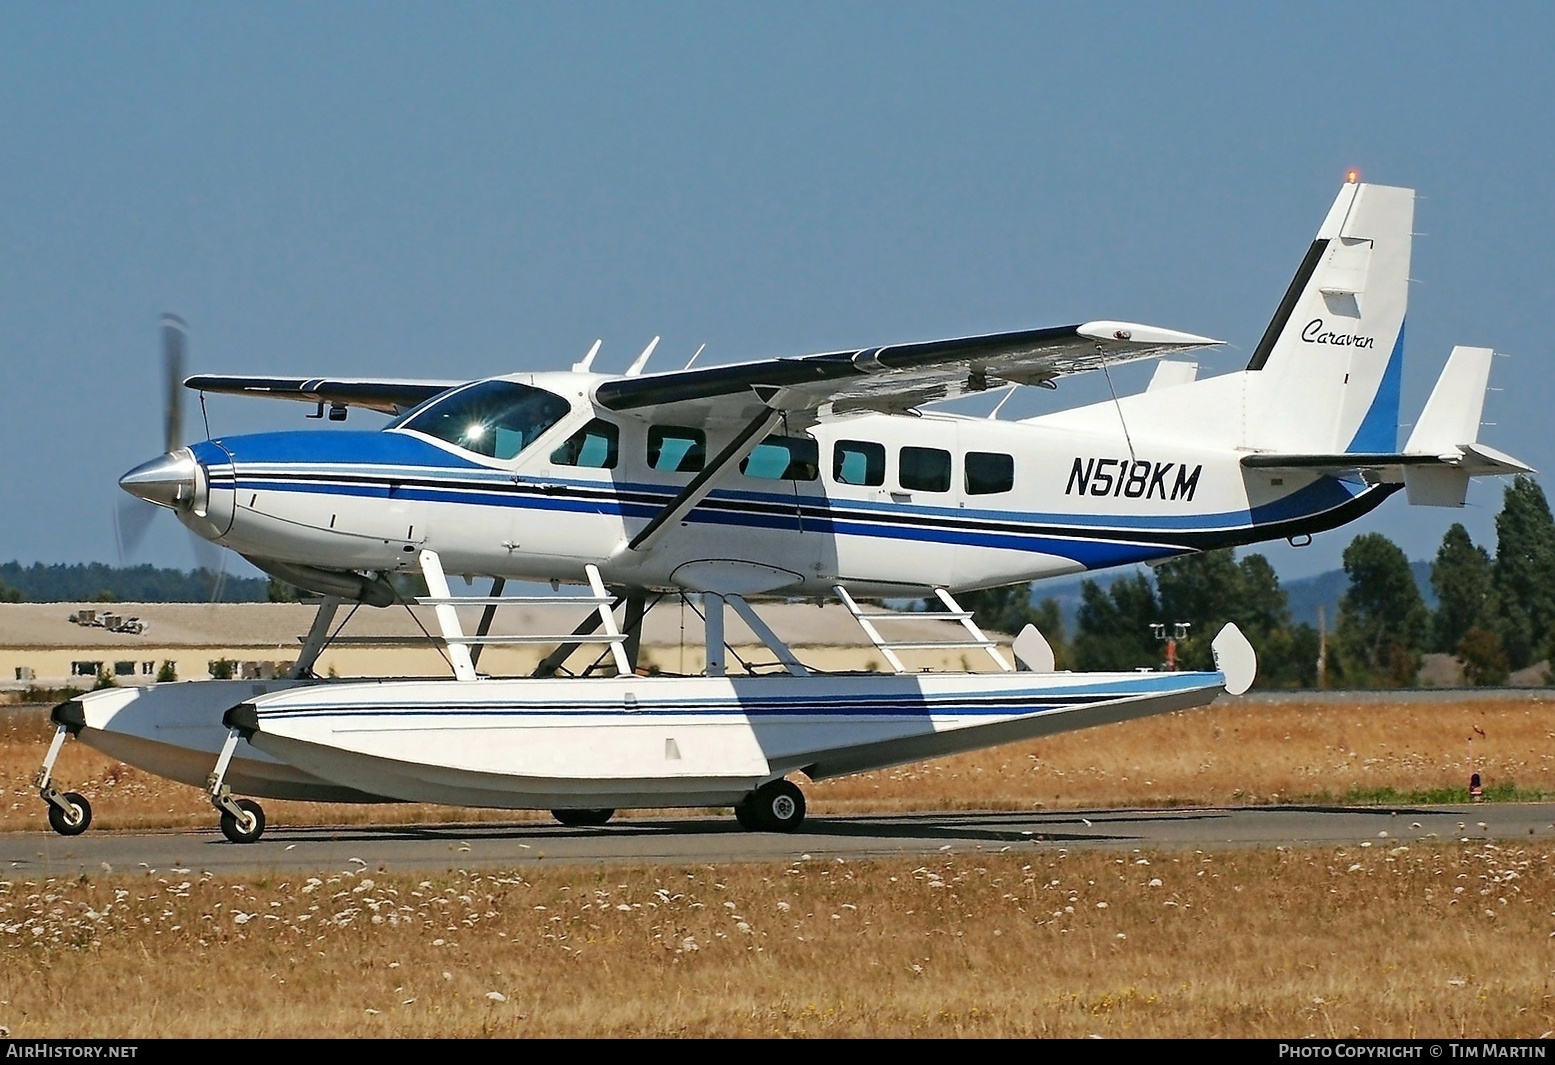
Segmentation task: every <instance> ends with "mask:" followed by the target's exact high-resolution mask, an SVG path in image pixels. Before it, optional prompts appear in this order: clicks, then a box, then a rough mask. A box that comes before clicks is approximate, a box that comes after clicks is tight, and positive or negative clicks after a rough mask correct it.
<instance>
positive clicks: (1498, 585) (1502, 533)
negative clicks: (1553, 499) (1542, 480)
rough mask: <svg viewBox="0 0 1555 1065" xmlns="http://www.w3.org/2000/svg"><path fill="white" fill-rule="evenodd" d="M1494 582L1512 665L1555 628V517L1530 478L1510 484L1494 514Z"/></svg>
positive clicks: (1526, 660) (1529, 658) (1527, 659)
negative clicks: (1499, 509)
mask: <svg viewBox="0 0 1555 1065" xmlns="http://www.w3.org/2000/svg"><path fill="white" fill-rule="evenodd" d="M1492 575H1493V579H1492V584H1493V586H1494V591H1495V596H1496V600H1497V602H1498V603H1499V605H1500V618H1499V620H1498V622H1497V625H1496V629H1497V633H1498V635H1500V637H1501V642H1502V644H1503V645H1504V646H1505V648H1506V654H1507V659H1508V661H1509V663H1510V664H1511V667H1512V668H1513V669H1522V668H1523V667H1524V666H1527V665H1529V664H1530V663H1531V662H1533V660H1534V657H1535V654H1536V652H1542V651H1543V650H1544V647H1545V644H1546V643H1547V641H1548V640H1549V636H1550V630H1551V628H1552V627H1555V519H1552V518H1551V517H1550V506H1549V503H1548V502H1546V501H1545V498H1544V491H1543V489H1541V488H1540V487H1539V486H1538V484H1537V483H1535V482H1534V481H1533V480H1532V479H1531V478H1529V477H1523V476H1518V477H1516V478H1514V479H1513V481H1512V483H1511V484H1510V485H1508V486H1507V489H1506V495H1505V498H1504V501H1503V502H1502V504H1501V513H1500V514H1498V515H1496V561H1495V566H1494V567H1493V570H1492Z"/></svg>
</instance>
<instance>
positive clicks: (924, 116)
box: [0, 2, 1555, 577]
mask: <svg viewBox="0 0 1555 1065" xmlns="http://www.w3.org/2000/svg"><path fill="white" fill-rule="evenodd" d="M1552 40H1555V6H1551V5H1548V4H1532V3H1529V4H1517V3H1507V4H1497V5H1472V6H1471V5H1447V4H1410V5H1403V4H1354V3H1346V4H1321V3H1314V4H1299V5H1297V4H1287V5H1247V4H1189V3H1182V4H1170V5H1166V4H1092V5H1063V6H1057V5H1044V4H1031V3H1027V4H1014V5H1005V4H975V5H950V4H913V3H891V4H858V3H856V4H836V3H830V4H802V3H790V4H783V5H753V4H711V5H707V4H641V3H636V4H567V5H546V4H444V5H430V4H404V5H402V4H393V3H372V4H351V3H332V4H329V5H318V4H286V3H266V4H230V3H205V4H179V3H159V4H155V5H149V4H147V5H39V4H20V3H13V2H0V137H3V139H0V144H3V145H4V147H5V153H4V158H5V165H4V166H0V369H3V372H4V380H5V383H6V386H7V387H6V389H5V395H6V403H5V414H4V417H3V419H0V457H3V458H4V467H3V468H4V473H3V475H0V558H3V559H10V558H17V559H20V560H21V561H23V562H31V561H34V560H42V561H47V562H54V561H62V562H73V561H88V560H105V561H112V560H114V559H115V557H116V549H115V542H114V534H113V524H112V512H113V508H114V505H115V502H116V496H117V495H118V489H117V488H116V487H115V480H116V478H117V477H118V475H119V474H120V473H122V472H123V471H124V470H126V469H127V468H129V467H130V466H132V465H134V464H136V463H137V462H139V461H141V460H143V459H145V458H149V457H151V456H153V455H154V454H156V453H157V452H158V451H159V450H160V428H159V425H160V422H159V418H160V414H159V405H160V399H159V395H158V360H159V354H158V348H157V335H156V323H157V319H158V316H159V315H160V313H161V312H162V311H164V310H172V311H176V312H177V313H179V314H181V315H182V316H183V317H185V318H186V319H187V320H188V321H189V323H190V327H191V348H192V362H191V371H204V372H226V373H248V372H253V373H259V372H281V373H303V374H323V373H330V374H374V375H387V376H431V377H462V376H470V377H474V376H479V375H483V374H493V373H503V372H509V371H514V370H538V369H553V368H561V367H564V366H566V365H568V364H570V363H571V362H572V361H573V360H575V359H576V358H577V357H579V356H580V355H581V354H582V353H583V352H584V351H585V350H587V348H588V346H589V345H590V344H591V343H592V342H593V340H594V339H595V338H596V337H603V338H604V341H605V344H604V348H603V352H602V354H601V356H600V360H599V363H598V366H599V368H603V369H612V368H614V369H619V368H623V367H625V366H626V365H627V364H628V363H629V362H630V360H631V359H632V358H633V357H634V356H635V355H636V354H637V352H638V351H639V350H641V348H642V346H643V345H644V344H645V343H646V342H647V341H648V339H649V338H651V337H652V336H654V335H656V334H662V335H663V337H664V340H663V342H662V343H661V345H660V348H659V353H658V355H657V356H656V359H655V365H656V366H658V367H660V368H664V367H668V366H672V365H678V364H679V363H681V362H684V360H685V359H686V358H689V356H690V354H691V352H693V351H694V350H695V349H696V348H697V346H698V345H699V344H702V343H706V344H707V345H708V347H707V352H706V354H705V355H704V356H703V357H702V359H703V361H704V362H715V361H736V360H742V359H749V358H757V357H763V356H771V355H781V354H802V353H806V352H811V351H820V350H831V349H838V348H845V347H850V346H858V347H863V346H868V345H876V344H882V343H888V342H892V341H903V340H916V339H928V338H933V337H941V336H953V335H957V334H964V333H977V332H987V331H993V330H1000V329H1015V328H1024V327H1032V326H1044V325H1060V324H1069V323H1073V322H1078V321H1083V320H1087V319H1093V318H1123V319H1130V320H1136V321H1145V322H1153V323H1157V324H1160V325H1164V326H1169V327H1175V328H1181V329H1185V330H1189V331H1192V332H1198V333H1205V334H1209V335H1213V336H1219V337H1224V338H1226V339H1228V340H1229V341H1231V342H1232V345H1233V346H1232V347H1230V348H1229V349H1227V350H1225V351H1224V352H1222V353H1219V354H1213V355H1211V356H1209V357H1208V358H1206V359H1205V360H1204V362H1205V366H1206V369H1207V370H1214V371H1224V370H1229V369H1233V368H1236V367H1239V366H1240V365H1241V364H1242V363H1244V362H1245V361H1246V359H1247V357H1248V354H1249V353H1250V351H1251V349H1252V347H1253V346H1254V345H1255V344H1256V342H1257V339H1258V337H1259V335H1260V334H1261V332H1262V330H1263V326H1264V324H1265V322H1266V321H1267V319H1268V317H1269V315H1270V313H1271V312H1272V311H1273V309H1274V306H1275V304H1276V303H1277V302H1278V300H1279V297H1280V296H1281V294H1282V293H1283V291H1284V288H1285V285H1286V284H1287V282H1288V280H1289V277H1290V275H1291V273H1292V272H1293V271H1294V269H1295V267H1296V265H1297V263H1298V262H1299V261H1300V258H1301V255H1302V253H1303V252H1304V250H1305V248H1306V246H1307V244H1308V242H1309V241H1310V240H1311V237H1312V234H1313V232H1314V231H1315V229H1316V227H1317V225H1318V223H1319V222H1320V221H1321V219H1322V216H1323V214H1324V212H1325V211H1326V209H1327V207H1328V204H1329V203H1330V202H1331V200H1332V198H1333V195H1334V193H1335V192H1336V191H1337V188H1338V185H1339V183H1340V181H1341V179H1342V176H1343V174H1344V172H1345V170H1346V169H1347V168H1349V167H1352V166H1353V167H1358V168H1360V170H1361V171H1362V173H1363V175H1364V176H1365V177H1366V178H1367V179H1368V180H1375V181H1380V182H1384V183H1388V184H1401V185H1410V186H1413V187H1415V188H1417V189H1419V190H1420V193H1421V197H1422V198H1421V200H1420V203H1419V205H1418V209H1417V226H1416V228H1417V229H1418V230H1419V231H1420V233H1421V234H1422V235H1421V236H1420V238H1419V239H1418V240H1417V241H1416V244H1415V261H1414V268H1413V274H1414V276H1415V278H1416V279H1417V280H1418V283H1417V284H1416V285H1415V287H1414V288H1413V290H1412V293H1411V310H1410V319H1409V348H1408V354H1409V362H1408V364H1407V366H1406V371H1405V380H1404V406H1405V411H1406V414H1405V417H1406V419H1408V418H1412V417H1413V415H1414V413H1415V412H1416V411H1418V409H1419V407H1420V405H1421V404H1422V403H1423V402H1424V399H1425V396H1426V394H1427V393H1428V392H1429V389H1430V386H1431V384H1432V382H1433V381H1434V379H1435V375H1436V372H1437V371H1438V369H1439V368H1440V366H1441V364H1442V362H1443V361H1444V360H1445V358H1446V356H1447V353H1448V351H1449V350H1450V349H1451V347H1452V345H1453V344H1455V343H1469V344H1482V345H1489V346H1493V347H1495V348H1497V349H1498V350H1499V351H1502V352H1506V353H1508V354H1509V355H1510V357H1509V358H1507V359H1503V360H1499V361H1498V363H1497V365H1496V372H1495V377H1494V379H1493V381H1492V383H1493V384H1495V385H1497V386H1500V387H1502V388H1504V389H1505V390H1504V391H1501V392H1497V393H1493V394H1492V395H1491V398H1490V401H1489V403H1488V405H1487V410H1486V420H1487V421H1488V422H1492V423H1495V424H1494V425H1492V426H1489V427H1487V428H1486V429H1485V430H1484V434H1483V438H1484V439H1485V440H1486V441H1487V442H1489V443H1491V444H1493V445H1494V446H1496V447H1499V448H1501V449H1502V450H1505V451H1508V452H1510V453H1512V454H1514V455H1517V456H1519V457H1521V458H1524V459H1526V460H1527V461H1529V462H1530V463H1532V464H1533V465H1535V466H1537V467H1540V468H1541V469H1550V468H1555V453H1552V450H1555V449H1552V446H1551V435H1550V433H1549V430H1548V428H1547V427H1548V424H1549V414H1548V412H1547V409H1546V408H1547V406H1548V401H1547V397H1549V396H1550V395H1551V394H1552V392H1555V389H1552V387H1551V385H1552V384H1555V381H1552V377H1555V372H1552V369H1551V359H1550V351H1549V344H1548V342H1547V340H1546V336H1545V330H1544V329H1543V328H1542V327H1541V326H1539V324H1538V323H1539V322H1540V321H1541V320H1542V318H1543V316H1544V315H1545V314H1546V313H1548V309H1549V308H1550V307H1551V306H1552V305H1555V299H1552V296H1555V292H1552V288H1555V284H1552V273H1551V271H1552V265H1551V252H1550V249H1551V248H1555V226H1552V221H1551V204H1550V191H1549V190H1550V188H1551V183H1550V175H1551V174H1552V173H1555V137H1552V132H1555V123H1552V121H1551V119H1550V117H1549V113H1548V107H1549V101H1551V100H1552V99H1555V84H1552V83H1555V74H1552V66H1551V64H1550V63H1549V62H1548V61H1547V56H1546V54H1545V53H1546V51H1547V49H1548V46H1549V42H1550V41H1552ZM1131 372H1132V373H1133V374H1134V376H1133V377H1122V376H1121V375H1120V383H1122V384H1123V385H1124V386H1125V387H1142V385H1143V380H1144V376H1143V375H1144V374H1147V373H1148V371H1147V370H1135V371H1131ZM1023 391H1024V392H1033V393H1034V392H1035V391H1036V390H1029V389H1028V390H1023ZM1103 394H1105V386H1104V384H1099V383H1097V382H1089V381H1072V382H1066V383H1065V385H1064V387H1063V388H1061V389H1060V390H1059V391H1058V392H1057V393H1051V394H1049V393H1042V394H1040V395H1035V394H1034V395H1031V396H1027V395H1024V394H1023V395H1021V396H1020V397H1018V398H1017V400H1016V401H1014V402H1012V403H1011V404H1010V406H1008V407H1006V412H1007V413H1018V414H1029V413H1036V412H1037V411H1039V410H1043V409H1050V408H1051V406H1052V405H1054V404H1060V403H1061V404H1072V403H1076V402H1082V401H1088V400H1091V399H1094V398H1098V397H1099V396H1100V395H1103ZM303 413H304V410H303V409H302V408H300V407H297V406H293V405H288V404H267V403H262V402H244V401H240V400H234V399H227V398H213V399H212V400H211V401H210V404H209V415H210V421H211V428H212V430H213V431H214V432H216V433H232V432H240V431H250V430H256V429H263V428H291V427H301V426H303V425H306V424H310V423H305V422H302V421H301V416H302V414H303ZM350 424H351V425H352V426H358V425H362V426H365V425H369V424H374V419H372V418H371V417H370V416H367V417H364V416H362V415H355V416H353V419H352V421H351V423H350ZM188 426H189V429H190V431H191V432H197V431H201V430H200V425H199V420H198V406H197V404H196V405H195V407H194V409H193V411H192V416H191V417H190V419H189V422H188ZM1500 497H1501V487H1500V485H1499V484H1498V483H1495V482H1488V483H1486V484H1482V485H1477V486H1476V487H1475V488H1474V489H1473V490H1472V491H1471V494H1470V506H1469V507H1468V508H1467V509H1465V510H1464V511H1459V512H1454V511H1445V510H1431V509H1411V508H1408V507H1407V506H1405V504H1404V502H1403V500H1402V499H1401V498H1399V499H1395V500H1392V501H1390V502H1389V503H1387V504H1386V505H1384V506H1383V507H1382V508H1381V509H1380V510H1379V511H1378V512H1377V513H1375V514H1374V515H1372V516H1371V517H1369V518H1367V519H1365V520H1364V521H1363V522H1360V523H1357V524H1355V525H1352V526H1349V527H1347V528H1346V529H1342V530H1338V531H1336V532H1332V533H1327V534H1323V535H1321V536H1319V537H1318V538H1317V540H1316V542H1315V543H1314V544H1313V545H1312V546H1310V547H1308V548H1305V549H1302V550H1300V551H1297V550H1293V549H1290V548H1286V547H1280V548H1279V549H1277V550H1276V549H1271V550H1270V551H1269V552H1268V553H1269V554H1270V555H1271V557H1272V558H1273V559H1274V560H1275V562H1276V565H1277V566H1278V567H1279V568H1280V570H1281V572H1282V574H1284V575H1286V576H1288V577H1291V576H1300V575H1304V574H1307V573H1311V572H1316V571H1319V570H1322V569H1327V568H1331V567H1333V566H1336V565H1338V564H1339V557H1340V554H1341V552H1342V551H1343V548H1344V546H1345V544H1347V543H1348V542H1349V539H1350V538H1351V536H1352V535H1354V534H1355V533H1357V532H1362V531H1381V532H1384V533H1386V534H1388V535H1389V536H1392V537H1393V538H1394V539H1395V540H1397V541H1398V542H1399V543H1400V544H1401V545H1402V546H1404V548H1405V549H1406V551H1407V552H1408V553H1409V555H1410V556H1411V557H1414V558H1422V557H1430V556H1432V555H1434V553H1435V550H1436V547H1437V545H1438V544H1439V542H1440V539H1441V536H1442V533H1443V532H1445V530H1446V528H1447V526H1448V525H1449V524H1450V523H1451V522H1453V521H1455V520H1462V521H1464V523H1465V524H1466V525H1467V526H1468V527H1469V529H1470V532H1471V533H1472V534H1473V535H1474V537H1475V539H1476V540H1477V541H1479V542H1482V543H1485V544H1486V545H1487V546H1490V547H1493V544H1494V540H1493V536H1494V531H1493V523H1492V519H1493V516H1494V514H1495V511H1496V510H1497V509H1498V508H1499V504H1500ZM161 524H162V527H161V528H160V529H158V530H157V531H156V532H155V533H154V534H153V536H151V537H150V538H149V539H148V540H147V542H146V543H145V545H144V547H143V549H142V551H141V553H140V554H139V555H138V556H137V560H146V561H152V562H157V563H162V564H172V565H182V566H187V565H190V564H192V562H193V556H192V554H191V553H190V550H189V547H188V545H187V543H186V541H185V539H184V536H183V533H182V530H181V529H178V528H177V527H176V525H175V524H174V523H172V522H171V521H167V522H164V523H161Z"/></svg>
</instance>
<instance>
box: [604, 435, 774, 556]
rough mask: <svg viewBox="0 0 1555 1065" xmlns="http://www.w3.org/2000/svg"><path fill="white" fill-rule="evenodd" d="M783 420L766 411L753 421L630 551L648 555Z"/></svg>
mask: <svg viewBox="0 0 1555 1065" xmlns="http://www.w3.org/2000/svg"><path fill="white" fill-rule="evenodd" d="M782 417H783V412H782V411H781V410H777V409H775V408H773V407H763V408H762V410H761V413H760V414H758V415H756V417H754V418H752V419H751V421H750V424H748V425H747V426H746V427H745V428H744V429H741V430H740V431H739V433H737V434H736V435H735V437H734V439H733V440H731V441H729V443H728V445H727V446H726V447H725V448H724V449H723V450H722V451H720V452H719V453H718V455H717V457H715V458H714V459H713V461H712V462H710V463H708V464H707V466H705V467H704V468H703V469H702V472H701V473H699V474H697V475H696V476H695V477H693V478H691V481H690V483H689V484H687V485H686V487H684V488H682V489H681V490H680V494H679V495H677V496H676V497H675V498H674V499H672V500H670V501H669V502H668V503H666V504H665V505H664V509H663V510H661V511H659V512H658V513H657V514H655V515H654V517H653V520H652V521H650V522H649V523H648V524H647V525H645V526H643V528H642V531H641V532H639V533H638V534H637V535H636V536H634V537H632V539H631V542H629V543H628V544H627V545H626V550H628V551H646V550H648V549H649V548H650V547H652V546H653V545H654V544H655V543H656V542H657V541H658V539H659V538H660V537H661V536H663V535H664V533H665V532H666V531H668V529H669V528H670V527H671V526H673V525H674V523H675V522H677V521H679V520H680V519H681V518H683V517H685V516H686V515H687V514H688V513H690V512H691V510H692V508H693V507H695V506H696V505H697V504H698V503H700V502H702V500H704V499H706V498H707V494H708V493H709V492H711V491H712V490H713V484H714V482H716V481H717V479H718V477H719V475H720V474H722V473H723V472H724V470H726V469H728V468H729V466H730V465H732V464H733V463H736V462H738V461H740V460H741V459H743V458H745V457H746V456H747V455H749V454H750V453H751V452H752V451H755V450H756V445H758V444H760V443H761V442H762V440H764V439H765V438H766V435H767V434H768V433H769V432H771V431H772V430H773V428H774V427H775V426H776V425H777V423H778V419H780V418H782Z"/></svg>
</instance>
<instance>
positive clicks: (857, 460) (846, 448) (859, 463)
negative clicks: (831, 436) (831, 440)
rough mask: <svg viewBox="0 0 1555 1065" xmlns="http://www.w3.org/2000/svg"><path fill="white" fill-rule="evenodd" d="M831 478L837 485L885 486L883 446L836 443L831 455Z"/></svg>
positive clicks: (846, 441) (850, 442)
mask: <svg viewBox="0 0 1555 1065" xmlns="http://www.w3.org/2000/svg"><path fill="white" fill-rule="evenodd" d="M831 476H832V480H834V481H836V482H837V483H838V484H862V485H871V484H885V445H883V444H873V443H870V442H869V441H867V440H839V441H837V443H836V445H835V446H834V447H833V448H832V453H831Z"/></svg>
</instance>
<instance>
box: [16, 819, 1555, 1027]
mask: <svg viewBox="0 0 1555 1065" xmlns="http://www.w3.org/2000/svg"><path fill="white" fill-rule="evenodd" d="M1552 873H1555V869H1552V868H1551V855H1550V853H1549V850H1548V849H1542V848H1531V847H1527V846H1520V845H1510V846H1504V847H1503V846H1491V845H1486V844H1479V845H1475V846H1466V845H1459V846H1431V847H1419V846H1414V847H1395V848H1392V849H1386V848H1385V847H1382V846H1378V847H1341V848H1334V849H1327V850H1302V851H1285V850H1281V851H1241V852H1234V853H1227V854H1206V853H1195V852H1170V853H1139V852H1136V853H1133V854H1129V855H1126V856H1123V857H1118V856H1115V855H1112V854H1106V853H1096V852H1072V853H1063V852H1056V851H1054V852H1043V853H1041V854H1038V855H1035V856H1033V855H1032V854H1030V853H1027V854H1024V855H1022V856H1020V857H1016V856H1014V855H1007V854H991V855H976V856H966V857H963V856H948V855H939V856H937V857H936V858H934V859H932V860H919V861H913V860H899V861H891V862H843V861H840V860H834V861H829V862H811V861H803V860H801V861H796V862H794V863H792V864H789V865H772V866H768V865H742V866H733V867H708V866H689V867H680V868H669V867H660V868H627V869H599V868H592V867H580V866H571V867H561V866H558V867H547V868H543V869H542V868H535V869H525V870H524V871H523V873H522V875H520V874H518V873H500V872H499V873H473V872H472V873H465V872H459V873H453V874H449V875H443V876H437V877H432V878H427V879H422V878H418V877H413V876H403V875H393V876H390V875H385V874H382V873H377V872H374V871H373V870H370V869H361V870H359V871H348V872H342V873H339V874H336V875H331V876H320V877H291V878H285V879H280V880H267V879H212V878H210V877H209V875H207V874H202V873H201V872H200V871H199V870H187V869H174V870H165V871H161V872H159V873H157V874H155V875H153V876H139V877H133V876H122V875H119V876H105V877H102V878H97V877H92V878H87V877H82V878H80V879H72V880H31V879H22V878H15V877H10V876H5V877H4V878H3V879H0V958H3V962H0V1029H3V1030H6V1031H8V1032H9V1034H10V1035H11V1036H13V1037H18V1038H37V1037H49V1036H54V1037H67V1036H68V1037H103V1038H124V1039H132V1038H137V1037H156V1036H163V1037H167V1036H171V1037H202V1038H210V1037H228V1038H256V1037H275V1036H317V1035H329V1036H337V1037H345V1038H372V1037H416V1036H711V1037H720V1036H766V1035H798V1036H890V1037H905V1036H1069V1037H1077V1036H1087V1035H1100V1036H1109V1037H1113V1036H1134V1037H1139V1036H1155V1037H1206V1036H1217V1037H1218V1036H1227V1037H1287V1036H1288V1037H1295V1036H1317V1037H1355V1036H1368V1037H1390V1036H1391V1037H1406V1036H1407V1037H1426V1036H1433V1037H1435V1036H1439V1037H1449V1036H1455V1037H1514V1036H1518V1037H1539V1036H1548V1034H1549V1033H1550V1031H1551V1030H1552V1029H1555V997H1552V996H1555V972H1552V971H1555V939H1552V938H1551V936H1552V933H1555V915H1552V911H1555V879H1552V875H1551V874H1552Z"/></svg>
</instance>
